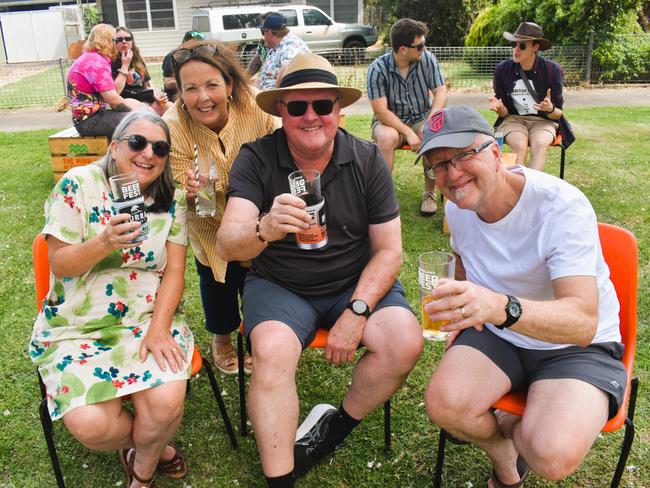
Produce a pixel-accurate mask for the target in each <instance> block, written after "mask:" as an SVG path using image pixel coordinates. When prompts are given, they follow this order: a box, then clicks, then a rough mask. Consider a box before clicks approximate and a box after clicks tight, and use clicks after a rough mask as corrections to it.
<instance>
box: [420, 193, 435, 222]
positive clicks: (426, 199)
mask: <svg viewBox="0 0 650 488" xmlns="http://www.w3.org/2000/svg"><path fill="white" fill-rule="evenodd" d="M436 210H438V204H437V203H436V192H435V191H425V192H422V205H420V215H422V216H423V217H431V216H432V215H433V214H435V213H436Z"/></svg>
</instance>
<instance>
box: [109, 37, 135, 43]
mask: <svg viewBox="0 0 650 488" xmlns="http://www.w3.org/2000/svg"><path fill="white" fill-rule="evenodd" d="M113 40H114V41H115V43H116V44H117V43H119V42H131V41H132V40H133V37H131V36H124V37H114V38H113Z"/></svg>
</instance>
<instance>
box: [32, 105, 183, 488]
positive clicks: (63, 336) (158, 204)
mask: <svg viewBox="0 0 650 488" xmlns="http://www.w3.org/2000/svg"><path fill="white" fill-rule="evenodd" d="M169 142H170V134H169V129H168V128H167V125H166V124H165V122H164V121H163V120H162V119H161V118H160V117H159V116H158V115H156V114H154V113H153V112H151V111H149V110H146V111H139V112H131V113H129V114H128V115H127V116H126V117H125V118H124V120H123V121H122V122H121V123H120V125H119V126H118V127H117V129H116V131H115V136H114V139H113V141H112V142H111V144H110V146H109V150H108V152H107V154H106V155H105V156H104V157H103V158H102V159H100V160H99V161H98V162H97V163H95V164H91V165H88V166H83V167H76V168H73V169H71V170H70V171H68V172H67V173H66V174H65V175H64V176H63V178H61V180H60V181H59V183H58V184H57V185H56V187H55V188H54V190H53V191H52V193H51V195H50V196H49V198H48V200H47V202H46V204H45V227H44V228H43V231H42V233H43V234H45V236H46V238H47V243H48V255H49V261H50V269H51V274H50V291H49V293H48V295H47V297H46V298H45V300H44V302H43V311H42V312H41V313H40V314H39V316H38V318H37V319H36V323H35V325H34V331H33V335H32V340H31V342H30V345H29V354H30V356H31V358H32V360H33V361H34V362H35V363H36V364H37V365H38V368H39V372H40V374H41V377H42V378H43V382H44V383H45V386H46V389H47V400H48V406H49V411H50V416H51V417H52V419H53V420H56V419H59V418H63V422H64V423H65V425H66V427H67V428H68V430H69V431H70V432H71V433H72V435H73V436H74V437H76V438H77V439H78V440H79V441H80V442H81V443H82V444H84V445H86V446H87V447H89V448H91V449H99V450H116V451H118V456H119V458H120V461H121V462H122V464H123V466H124V468H125V471H126V473H127V484H126V486H127V487H130V488H136V487H140V486H150V483H151V480H152V479H153V476H154V474H155V473H156V470H157V471H158V472H160V473H162V474H167V475H169V476H172V477H175V478H177V477H181V476H183V475H184V474H185V473H186V472H187V464H186V463H185V460H184V458H183V457H182V454H181V453H180V451H179V450H178V449H176V448H175V447H174V446H173V445H171V444H169V442H170V440H171V438H172V437H173V435H174V434H175V432H176V430H177V428H178V425H179V424H180V421H181V418H182V415H183V404H184V399H185V389H186V385H187V382H186V380H187V379H188V378H189V376H190V368H191V356H192V353H193V350H194V339H193V337H192V333H191V332H190V330H189V328H188V326H187V323H186V321H185V317H184V315H183V313H182V311H181V310H180V308H179V305H180V301H181V297H182V294H183V289H184V272H185V257H186V250H187V225H186V203H185V198H184V195H183V194H182V192H181V191H179V190H177V189H175V188H174V186H173V183H172V178H171V170H170V166H169V156H168V155H169V151H170V146H169ZM122 173H136V174H137V176H138V181H139V184H140V188H141V191H142V194H143V195H144V197H145V205H146V208H147V217H148V225H149V233H148V237H147V238H146V239H145V240H144V241H141V242H135V243H132V241H133V240H134V239H135V238H136V237H137V236H139V235H140V234H141V229H140V224H139V223H138V222H135V221H131V217H130V214H123V213H121V214H116V209H115V206H114V204H113V201H112V197H113V195H112V194H111V191H110V188H109V184H108V177H109V176H112V175H114V174H122ZM125 395H130V396H131V401H132V403H133V407H134V409H135V411H136V414H135V415H133V414H131V412H130V411H129V410H127V409H126V408H125V407H124V406H123V404H122V400H123V397H124V396H125Z"/></svg>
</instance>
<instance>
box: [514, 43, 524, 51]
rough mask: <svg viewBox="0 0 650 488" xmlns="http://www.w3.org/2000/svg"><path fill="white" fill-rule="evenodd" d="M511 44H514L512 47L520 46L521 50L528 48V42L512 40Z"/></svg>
mask: <svg viewBox="0 0 650 488" xmlns="http://www.w3.org/2000/svg"><path fill="white" fill-rule="evenodd" d="M510 45H511V46H512V49H514V48H516V47H517V46H519V50H520V51H525V50H526V43H525V42H511V43H510Z"/></svg>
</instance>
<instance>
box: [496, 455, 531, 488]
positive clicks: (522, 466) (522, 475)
mask: <svg viewBox="0 0 650 488" xmlns="http://www.w3.org/2000/svg"><path fill="white" fill-rule="evenodd" d="M529 472H530V468H529V467H528V464H527V463H526V460H525V459H524V458H522V457H521V456H517V473H519V481H517V482H516V483H512V484H510V485H506V484H505V483H504V482H502V481H501V480H500V479H499V477H498V476H497V474H496V473H495V472H494V469H492V474H491V475H490V480H492V486H493V487H494V488H521V487H522V486H524V481H526V476H528V473H529ZM488 481H489V480H488ZM485 486H486V487H487V486H488V484H487V483H486V485H485Z"/></svg>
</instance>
